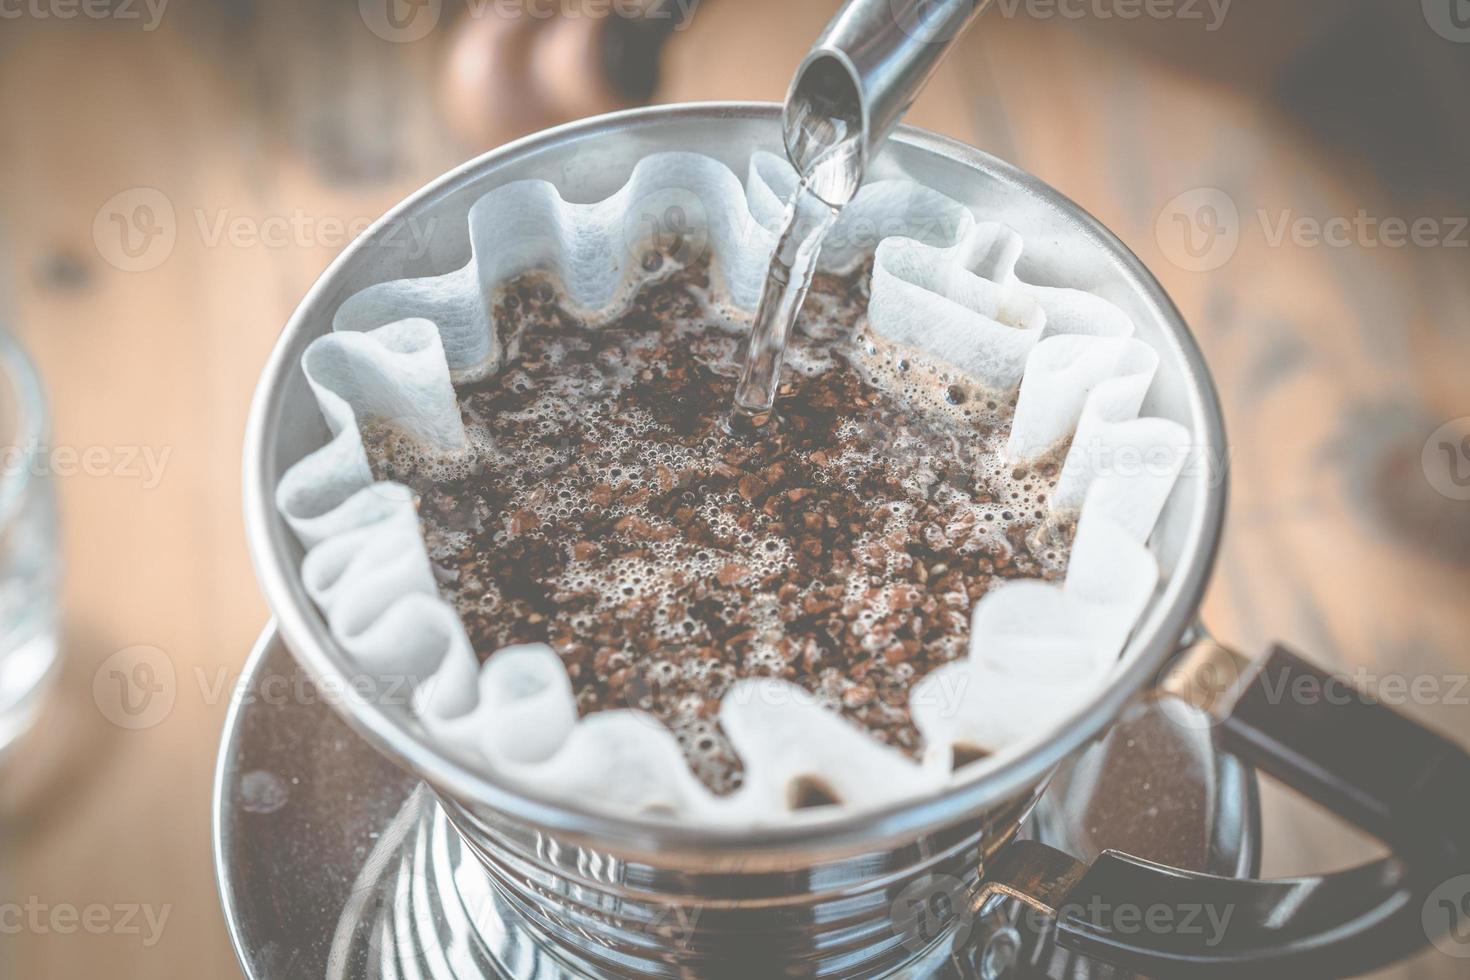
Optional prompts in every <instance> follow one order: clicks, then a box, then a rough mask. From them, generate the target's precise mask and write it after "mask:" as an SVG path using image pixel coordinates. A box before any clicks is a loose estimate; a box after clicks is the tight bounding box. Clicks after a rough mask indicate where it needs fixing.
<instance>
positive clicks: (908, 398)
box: [367, 267, 1071, 793]
mask: <svg viewBox="0 0 1470 980" xmlns="http://www.w3.org/2000/svg"><path fill="white" fill-rule="evenodd" d="M867 281H868V276H867V274H866V270H864V271H863V272H860V273H857V274H854V275H851V276H846V277H836V276H819V277H818V280H817V282H816V283H815V284H814V287H813V290H812V294H811V296H810V297H809V299H808V302H807V304H806V307H805V309H804V312H803V319H802V322H801V323H800V324H799V327H798V331H799V336H798V337H797V338H796V339H795V340H794V341H793V344H792V347H793V349H792V350H791V351H790V353H789V355H788V363H787V367H786V370H785V372H784V375H783V383H782V387H781V392H780V397H779V400H778V405H777V409H778V412H779V413H780V417H779V419H778V420H777V421H776V423H775V424H774V425H772V426H769V427H768V428H767V430H765V431H763V432H762V433H760V434H759V435H750V434H742V433H739V432H734V433H732V432H731V431H730V428H729V426H728V424H727V413H728V411H729V407H730V404H731V398H732V393H733V388H734V384H735V381H736V379H737V378H738V376H739V371H740V364H741V354H742V350H741V343H742V339H743V332H742V331H743V330H745V329H748V324H742V323H733V322H731V321H730V320H728V319H727V318H725V317H724V316H722V315H721V314H718V313H717V312H715V311H714V309H713V308H712V307H711V306H710V304H709V303H708V302H707V292H708V276H707V271H706V269H705V268H703V267H694V268H689V269H682V270H678V271H675V272H673V273H671V274H669V275H668V276H666V277H665V278H664V279H663V280H662V281H660V282H657V283H653V284H649V285H646V286H644V287H643V289H642V290H641V292H640V293H639V295H638V296H637V298H636V300H635V301H634V302H633V304H632V305H631V306H630V307H629V308H628V310H627V311H626V313H624V314H623V315H622V316H621V317H619V318H618V319H617V320H616V321H614V322H612V323H610V324H607V325H603V326H597V327H589V326H587V325H584V324H583V323H581V322H579V321H578V320H576V319H575V318H573V317H572V316H570V315H568V314H567V313H566V312H564V310H563V308H562V304H561V303H560V302H559V293H558V291H557V289H555V288H554V287H553V285H552V284H551V283H550V282H549V281H547V280H546V279H545V278H543V277H541V276H539V275H529V276H525V277H522V278H520V279H518V280H516V281H514V282H512V283H511V284H510V285H509V286H508V287H506V288H505V289H504V290H503V291H502V292H501V293H499V294H498V297H497V306H496V311H497V322H498V323H499V324H500V325H501V329H502V336H504V337H509V338H510V340H509V342H508V344H507V362H506V365H505V366H504V368H502V370H501V371H500V372H499V374H498V375H496V376H495V377H494V378H493V379H491V380H489V381H488V382H485V383H482V384H479V385H476V386H473V387H469V388H465V389H463V390H461V391H460V408H461V412H462V415H463V417H464V421H465V423H466V426H467V428H468V431H469V433H470V436H471V442H472V450H471V451H470V452H469V453H468V454H466V455H465V456H464V457H462V458H461V457H456V458H454V459H447V460H446V459H443V458H442V457H441V458H430V457H429V456H427V455H426V454H425V453H424V452H423V451H422V449H421V448H419V447H417V446H415V445H413V444H411V443H409V442H408V441H407V440H405V439H402V438H399V437H397V436H395V435H394V434H393V433H392V432H391V430H388V429H385V428H382V427H379V428H376V429H374V430H372V431H370V432H369V433H367V436H368V439H367V441H368V447H369V455H370V458H371V459H372V461H373V466H374V470H375V473H376V475H377V476H378V477H379V478H391V479H397V480H399V481H400V482H403V483H406V484H408V485H410V486H412V487H413V488H414V490H415V491H417V493H418V494H419V496H420V502H419V513H420V520H421V524H422V527H423V531H424V535H425V540H426V542H427V544H428V546H429V552H430V556H431V558H432V560H433V561H434V563H435V567H436V572H437V574H438V576H439V582H440V588H441V591H442V593H443V595H444V596H445V598H446V599H448V600H449V601H450V602H451V603H453V605H454V606H455V607H456V609H457V610H458V611H459V613H460V615H461V617H462V618H463V620H464V624H465V627H466V628H467V630H468V632H469V636H470V639H471V641H472V642H473V644H474V646H475V649H476V651H477V652H478V653H479V655H480V656H481V657H482V658H486V657H489V656H490V655H491V654H492V653H494V652H495V651H496V650H499V649H500V648H502V647H505V646H507V645H509V644H513V643H530V642H545V643H548V644H550V645H551V646H552V647H553V648H554V649H555V650H556V651H557V652H558V653H559V654H560V656H561V658H562V660H563V661H564V663H565V664H566V668H567V671H568V674H569V675H570V677H571V682H572V686H573V689H574V691H575V692H576V697H577V703H578V706H579V709H580V711H581V713H582V714H584V715H586V714H589V713H592V712H595V711H602V710H607V709H614V708H637V709H640V710H643V711H646V712H649V713H651V714H652V715H654V716H655V717H657V718H658V719H660V720H661V721H662V722H664V723H665V724H667V725H668V726H669V728H670V729H671V730H672V731H673V732H674V733H675V735H676V736H677V737H678V739H679V742H680V744H681V746H682V747H683V749H684V751H685V753H686V755H687V757H688V758H689V761H690V764H691V766H692V767H693V769H694V771H695V773H696V774H697V775H698V776H699V777H700V778H701V779H702V780H703V781H704V782H705V783H706V784H707V785H708V786H709V787H710V788H711V789H713V790H714V791H716V792H719V793H726V792H729V791H731V790H733V789H735V788H737V787H738V786H739V784H740V778H741V766H740V760H739V759H738V758H736V756H735V753H734V752H733V750H732V747H731V746H730V744H729V742H728V740H727V739H726V738H725V736H724V733H723V732H722V731H721V729H720V727H719V724H718V720H717V719H718V709H719V703H720V699H721V697H722V696H723V695H724V694H725V692H726V691H727V690H728V689H729V687H730V686H731V684H733V683H734V682H735V681H737V680H738V679H741V678H747V677H779V678H783V679H785V680H788V681H790V682H792V683H794V684H797V685H800V686H801V687H803V688H805V689H806V690H808V691H810V692H812V693H814V694H815V695H816V696H817V697H818V698H819V699H820V700H821V701H822V702H823V703H825V704H826V705H828V706H830V707H831V708H832V709H833V710H835V711H838V712H840V713H841V714H842V715H843V716H845V717H846V718H848V719H849V720H851V721H852V722H854V723H856V724H858V725H861V726H862V727H863V728H866V729H867V730H868V731H869V732H871V733H872V734H873V735H874V736H875V737H877V738H878V739H880V740H881V741H883V742H885V743H887V744H889V745H891V746H894V747H895V748H898V749H900V750H902V751H904V752H907V753H910V754H917V753H918V752H919V751H920V749H921V748H922V745H921V738H920V735H919V732H918V731H917V729H916V728H915V727H914V724H913V720H912V718H911V717H910V714H909V709H908V695H909V692H910V690H911V689H912V687H913V686H914V684H915V683H916V682H917V681H918V680H919V679H921V678H922V677H924V675H926V674H928V673H929V672H930V671H932V670H934V669H935V668H937V667H939V666H941V665H943V664H945V663H947V662H950V661H952V660H955V659H957V658H960V657H963V656H965V655H966V653H967V637H968V633H969V618H970V613H971V610H972V609H973V607H974V605H975V603H976V601H977V600H979V599H980V597H981V596H983V595H984V594H985V593H986V591H988V590H989V589H990V588H992V587H993V586H994V585H995V584H996V582H997V581H998V580H1001V579H1005V578H1013V577H1030V578H1047V579H1055V578H1058V577H1059V576H1060V575H1061V574H1062V573H1063V571H1064V570H1065V565H1066V552H1067V548H1068V546H1069V544H1070V533H1071V532H1070V529H1069V528H1067V527H1056V526H1052V525H1051V524H1049V523H1048V522H1047V521H1046V517H1045V513H1044V509H1045V501H1046V499H1047V498H1048V497H1049V495H1050V492H1051V489H1052V487H1053V485H1054V483H1055V475H1056V466H1055V462H1054V458H1053V460H1052V461H1049V462H1047V463H1044V464H1040V465H1037V466H1035V467H1031V468H1013V467H1010V466H1006V465H1005V464H1004V463H1003V461H1002V460H1001V458H1000V450H1001V448H1002V447H1003V446H1004V442H1005V437H1006V434H1007V432H1008V430H1009V421H1010V417H1011V413H1012V411H1013V409H1014V395H1013V394H1009V395H997V394H995V393H988V392H985V391H981V390H979V389H977V388H975V387H973V386H972V385H970V384H969V383H968V382H967V381H966V380H965V379H964V378H962V377H960V376H958V374H957V373H955V372H952V371H951V370H950V369H948V368H947V367H946V366H944V365H942V364H940V363H937V362H932V361H929V360H927V359H926V358H924V357H923V356H921V355H919V354H917V353H916V352H914V351H912V350H908V349H900V348H895V347H893V346H891V345H888V344H885V343H883V342H882V341H878V340H874V339H872V338H871V337H869V336H867V334H866V331H865V330H864V317H865V311H866V307H867V295H866V288H867Z"/></svg>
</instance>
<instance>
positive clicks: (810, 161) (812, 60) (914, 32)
mask: <svg viewBox="0 0 1470 980" xmlns="http://www.w3.org/2000/svg"><path fill="white" fill-rule="evenodd" d="M989 5H990V0H848V2H847V3H846V4H844V5H843V7H842V9H841V10H839V11H838V12H837V15H836V16H835V17H833V18H832V20H831V22H830V23H828V25H827V27H826V29H825V30H823V32H822V34H821V36H820V37H819V38H818V39H817V42H816V44H814V45H813V46H812V49H811V52H810V53H808V54H807V56H806V59H805V60H804V61H803V62H802V64H801V67H800V68H799V69H798V70H797V72H796V77H795V79H794V80H793V81H792V83H791V88H790V90H789V92H788V93H787V96H786V111H785V115H784V117H783V129H784V136H785V143H786V155H787V157H788V158H789V159H790V161H791V163H792V165H793V166H794V167H796V169H797V171H798V172H799V173H801V174H802V175H803V176H809V177H811V178H812V189H813V191H814V192H815V193H816V194H817V195H818V196H819V197H821V198H822V200H824V201H826V202H827V203H828V204H831V205H834V206H839V207H840V206H841V205H843V204H846V203H847V202H848V201H849V200H851V199H852V196H853V195H854V194H856V193H857V189H858V186H859V185H860V184H861V183H862V175H863V173H864V172H865V171H866V170H867V165H868V161H869V160H871V159H872V158H873V156H874V155H876V154H877V152H878V150H879V148H880V147H881V146H882V144H883V141H884V140H885V139H887V138H888V134H889V133H890V132H892V131H893V128H894V127H895V126H897V125H898V123H899V120H901V119H902V118H903V116H904V113H906V112H907V111H908V109H909V106H911V105H913V102H914V99H915V98H917V97H918V94H919V92H920V91H921V90H922V89H923V87H924V85H925V84H926V83H927V82H928V81H929V79H930V77H931V76H932V75H933V74H934V71H935V69H936V68H937V67H938V66H939V62H940V61H941V60H942V59H943V58H944V55H945V53H946V52H948V51H949V49H950V48H951V47H953V45H954V43H955V41H956V40H958V38H959V37H960V35H961V34H963V33H964V30H965V28H967V27H968V26H969V25H970V24H971V22H972V21H974V19H975V18H976V17H978V16H979V15H980V13H981V12H982V11H984V10H985V8H986V7H988V6H989Z"/></svg>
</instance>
